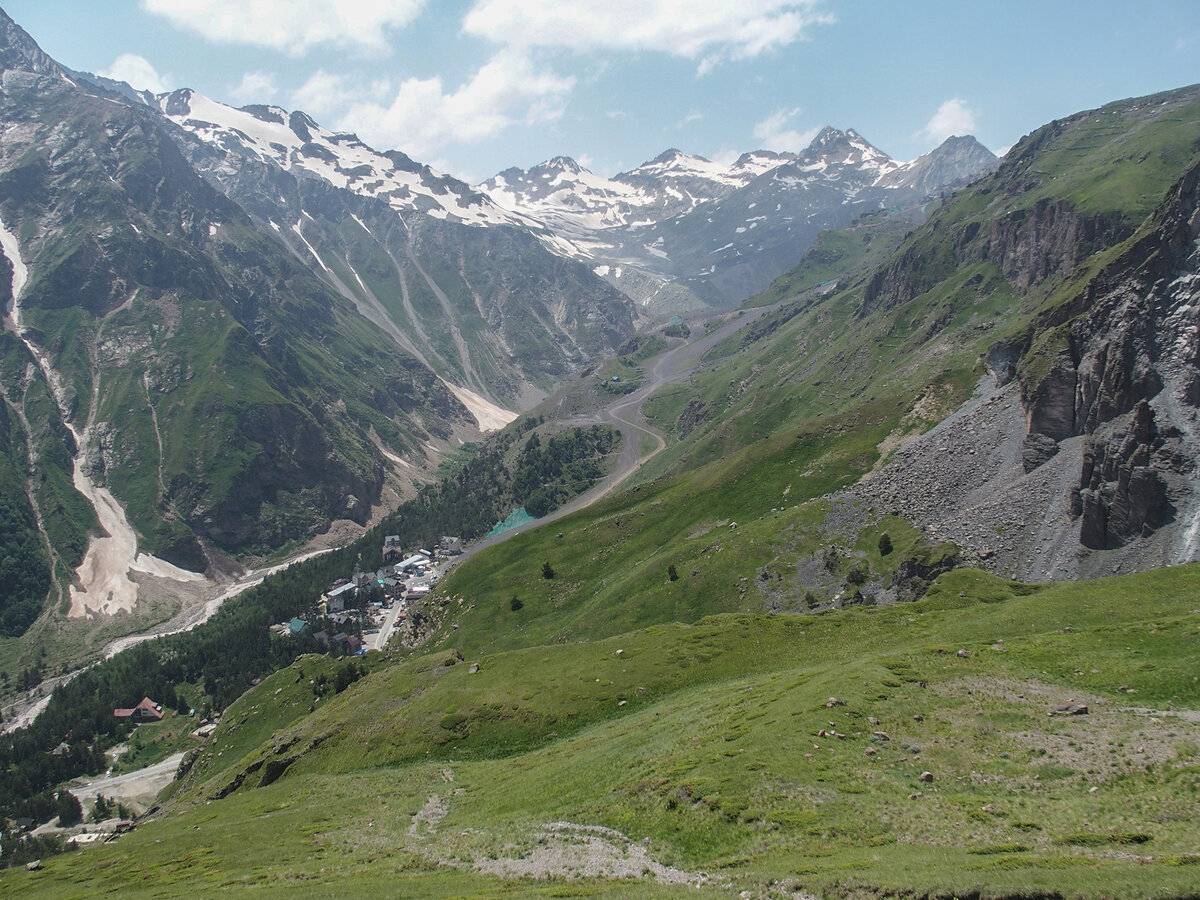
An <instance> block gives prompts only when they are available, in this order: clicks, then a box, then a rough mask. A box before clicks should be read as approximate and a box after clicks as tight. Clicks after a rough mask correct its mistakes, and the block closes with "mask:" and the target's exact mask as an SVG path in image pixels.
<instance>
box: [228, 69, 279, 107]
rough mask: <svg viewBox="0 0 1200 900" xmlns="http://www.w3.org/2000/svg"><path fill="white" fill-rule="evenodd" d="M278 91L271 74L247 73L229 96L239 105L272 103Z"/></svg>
mask: <svg viewBox="0 0 1200 900" xmlns="http://www.w3.org/2000/svg"><path fill="white" fill-rule="evenodd" d="M278 89H279V88H278V86H277V85H276V84H275V76H274V75H272V74H271V73H270V72H247V73H246V74H245V75H243V76H242V81H241V83H240V84H238V86H237V87H235V88H233V89H232V90H231V91H230V92H229V95H230V96H231V97H232V98H233V99H234V100H235V101H237V102H238V103H270V102H271V101H272V100H273V99H274V97H275V92H276V91H277V90H278Z"/></svg>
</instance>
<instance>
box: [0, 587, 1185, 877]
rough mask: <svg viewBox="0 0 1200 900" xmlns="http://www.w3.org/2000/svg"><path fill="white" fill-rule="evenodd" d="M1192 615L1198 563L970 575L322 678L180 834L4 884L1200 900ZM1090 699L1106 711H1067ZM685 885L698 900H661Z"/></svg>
mask: <svg viewBox="0 0 1200 900" xmlns="http://www.w3.org/2000/svg"><path fill="white" fill-rule="evenodd" d="M1198 589H1200V567H1196V566H1191V567H1185V568H1181V569H1173V570H1163V571H1159V572H1155V573H1151V574H1148V575H1141V576H1134V577H1125V578H1115V579H1108V580H1103V581H1099V582H1092V583H1087V584H1079V585H1053V586H1046V587H1041V588H1033V587H1028V586H1023V585H1017V584H1013V583H1009V582H1004V581H1001V580H999V579H995V578H992V577H989V576H984V575H982V574H980V573H977V572H972V571H962V572H958V573H953V574H951V575H948V576H945V577H944V578H943V579H942V581H941V582H939V584H938V586H937V587H936V588H935V589H934V590H933V591H932V592H931V593H930V595H929V597H928V598H927V599H925V600H923V601H919V602H917V603H915V604H909V605H903V606H894V607H889V608H886V609H876V610H846V611H839V612H836V613H828V614H823V615H817V616H790V615H783V616H773V617H768V616H747V615H734V616H718V617H715V618H711V619H706V620H704V621H702V622H699V623H697V624H695V625H662V626H653V627H651V628H648V629H643V630H640V631H637V632H633V633H630V634H625V635H621V636H619V637H615V638H612V639H609V640H604V641H596V642H592V643H590V644H587V645H584V646H557V647H556V646H547V647H539V648H534V649H530V650H526V651H516V652H510V653H500V654H492V655H486V656H483V657H479V658H478V659H477V660H476V658H474V657H471V656H469V655H468V657H467V659H466V660H464V661H461V662H460V661H457V657H456V656H454V655H453V654H445V653H442V654H433V655H425V656H421V657H417V658H414V659H412V660H408V661H405V662H401V663H398V664H396V665H394V666H391V667H389V668H385V669H383V670H378V671H375V672H373V673H371V674H369V675H367V676H366V677H365V678H363V679H362V680H360V681H358V682H357V683H356V684H354V685H353V686H351V687H349V688H348V689H347V690H345V691H343V692H342V693H340V694H337V695H336V696H329V697H326V698H324V699H321V700H319V701H318V700H315V699H314V697H313V694H312V693H311V690H312V689H311V687H310V684H309V682H310V680H312V679H313V676H314V674H315V672H314V671H310V669H311V668H312V663H310V662H308V661H302V662H301V663H299V664H297V666H296V667H293V668H292V669H289V670H286V671H284V672H281V673H279V674H278V675H276V676H274V677H273V678H272V679H268V680H267V681H265V682H264V683H263V684H262V685H260V686H259V687H258V688H256V689H255V690H254V691H252V692H251V693H250V694H248V695H247V696H246V697H244V698H243V699H242V700H241V701H239V702H238V704H237V705H235V707H234V708H233V709H231V711H230V714H229V716H227V719H226V723H225V724H224V725H223V726H222V730H221V732H219V733H218V736H217V738H216V739H215V742H214V743H213V744H212V745H211V749H210V751H209V754H208V757H207V758H206V759H202V760H201V761H200V762H198V763H197V764H196V766H195V767H194V768H193V770H192V772H191V773H190V775H189V777H188V779H187V780H186V781H185V782H184V784H183V785H182V786H181V789H180V793H179V797H180V800H179V802H180V804H181V805H180V808H179V809H177V810H176V811H175V812H174V813H173V814H172V815H170V816H169V817H168V818H167V819H165V820H164V821H161V822H155V823H150V824H147V825H144V826H142V827H141V828H140V829H139V830H138V831H137V832H136V833H135V834H133V835H131V836H129V837H127V838H123V839H121V841H120V842H119V843H117V844H116V845H113V846H111V847H102V848H97V849H93V850H88V851H86V852H83V853H79V854H73V855H69V856H66V857H60V858H56V859H53V860H50V861H48V863H47V868H46V870H45V871H44V872H41V873H25V872H9V873H4V875H3V877H2V878H0V885H2V886H3V887H4V888H5V889H7V890H13V891H20V892H21V893H22V896H33V897H38V896H47V897H49V896H71V895H77V894H78V893H79V892H81V891H82V892H84V893H96V892H100V891H112V890H119V891H121V892H122V893H123V894H129V895H131V896H141V895H146V896H160V897H169V896H181V895H183V894H186V893H195V892H197V891H200V892H212V891H217V890H221V891H223V892H233V893H242V892H250V891H253V892H255V893H256V894H258V893H264V892H266V893H269V892H270V891H271V890H279V891H283V890H285V889H286V890H288V891H289V892H290V893H291V894H292V895H299V896H318V895H325V894H327V893H328V892H329V891H331V890H336V888H337V885H339V884H341V885H345V884H346V883H348V882H352V883H353V884H354V888H355V891H356V893H362V894H365V895H367V896H376V895H379V896H382V895H385V894H388V893H389V892H390V893H391V895H396V894H397V893H399V894H403V895H408V896H415V895H421V896H480V897H482V896H496V895H498V894H501V893H504V894H515V895H533V894H539V893H542V892H549V893H551V894H553V895H557V896H562V895H575V894H587V893H593V892H603V891H611V892H614V893H617V894H620V895H622V896H664V895H672V894H675V893H680V892H686V893H688V894H689V895H697V894H698V895H700V896H705V895H709V894H711V895H713V896H722V895H724V896H727V895H729V894H730V893H738V892H740V891H742V890H750V891H752V892H754V895H756V896H757V895H763V896H770V895H771V894H770V892H771V891H772V890H774V891H776V892H777V893H786V892H788V891H793V890H804V891H810V892H816V893H818V894H821V895H825V896H841V895H852V896H874V895H893V894H899V893H904V892H909V891H915V892H916V893H918V894H922V895H923V894H925V893H930V894H939V895H941V894H945V895H947V896H950V895H953V894H958V895H961V894H962V893H963V892H967V893H972V892H981V893H982V895H985V896H1007V895H1016V894H1017V893H1021V895H1022V896H1064V897H1085V896H1096V895H1097V894H1101V893H1102V894H1104V895H1105V896H1114V897H1179V896H1190V892H1191V891H1192V890H1193V889H1194V885H1195V867H1196V865H1198V864H1200V856H1197V855H1196V853H1195V848H1196V846H1197V839H1200V832H1198V831H1197V824H1196V821H1195V818H1194V816H1192V815H1191V813H1190V810H1192V809H1193V808H1194V805H1195V802H1196V793H1197V790H1200V774H1198V773H1200V722H1197V716H1196V714H1195V712H1194V710H1196V709H1197V704H1198V702H1200V685H1198V683H1197V682H1196V680H1195V679H1196V676H1195V675H1194V674H1193V673H1194V672H1195V671H1196V667H1197V663H1198V662H1200V659H1198V657H1197V653H1196V636H1197V633H1198V632H1197V614H1198V613H1197V611H1196V608H1195V607H1196V603H1195V597H1196V596H1197V590H1198ZM960 651H961V652H960ZM451 661H454V662H455V664H453V665H447V663H449V662H451ZM473 661H478V662H479V663H480V670H479V671H478V672H474V673H472V672H470V671H468V666H467V663H469V662H473ZM831 698H836V701H838V702H832V705H831ZM1068 700H1074V701H1076V702H1082V703H1086V704H1087V705H1088V706H1089V713H1088V714H1087V715H1078V716H1049V715H1048V713H1049V712H1050V711H1051V710H1052V709H1053V708H1054V707H1055V706H1058V705H1060V704H1063V703H1065V702H1067V701H1068ZM305 704H308V705H312V706H314V707H315V712H314V713H313V714H312V715H309V716H305V717H302V718H299V719H295V720H294V721H293V716H294V713H295V711H296V710H299V709H303V708H304V706H305ZM1155 710H1157V712H1156V711H1155ZM289 722H291V724H289ZM273 728H278V729H279V730H278V731H276V732H275V733H274V734H273V736H272V737H271V738H270V739H269V740H265V741H263V742H262V743H261V744H260V745H259V746H257V747H255V746H254V745H255V742H257V741H262V740H263V738H264V736H265V735H266V734H267V733H268V732H269V731H270V730H271V729H273ZM314 744H315V746H314ZM218 754H221V755H218ZM239 754H240V756H239ZM289 756H294V757H297V758H296V759H295V761H294V762H292V763H291V765H290V767H287V768H286V769H283V770H282V775H280V769H281V767H280V766H278V765H277V766H276V767H275V768H274V769H271V767H270V765H269V763H270V761H271V760H275V761H278V760H281V759H283V758H285V757H289ZM233 758H238V762H236V763H235V764H232V765H231V764H230V759H233ZM264 761H265V762H266V763H267V764H266V765H262V766H260V767H259V768H257V769H255V770H254V771H253V772H252V773H251V775H250V776H249V777H247V778H246V779H245V780H244V781H243V784H242V786H241V787H240V788H239V789H237V790H236V791H235V792H234V793H232V794H229V795H228V796H225V797H224V798H223V799H220V800H215V801H213V802H211V803H206V802H204V800H205V798H206V797H211V796H214V794H215V793H220V792H221V791H220V790H216V789H219V788H221V787H225V786H228V784H229V780H230V775H231V774H233V773H235V772H237V771H239V770H241V771H245V770H246V769H248V768H251V767H252V766H253V764H254V763H256V762H264ZM268 771H271V772H272V775H273V777H274V778H275V780H273V781H272V783H270V784H269V785H268V786H265V787H254V786H253V785H254V784H256V783H257V782H258V781H260V780H262V775H263V774H265V773H266V772H268ZM925 772H928V773H930V775H929V776H924V778H925V780H923V773H925ZM562 822H567V823H574V824H575V825H577V826H603V827H604V828H607V829H613V830H614V832H619V835H617V834H614V833H611V832H604V833H603V840H600V841H599V844H600V845H603V846H604V847H605V848H607V852H608V854H609V856H610V857H614V858H615V857H620V856H621V854H624V855H625V856H626V857H628V856H630V855H631V851H630V847H631V846H639V847H642V848H643V850H642V851H641V852H643V853H645V856H644V857H642V856H637V857H636V858H637V859H639V860H641V862H640V863H639V866H640V868H638V869H635V871H634V872H633V873H632V874H631V876H630V877H627V878H618V875H619V871H620V870H619V869H617V868H616V866H615V864H611V865H610V868H608V869H605V868H604V867H603V866H601V867H600V869H599V870H598V871H599V872H600V874H599V875H598V876H597V875H593V876H590V877H589V876H588V875H586V874H584V866H585V860H586V858H587V856H586V854H583V852H582V850H581V849H580V848H581V845H582V844H583V841H582V839H580V838H579V834H580V832H578V831H576V832H573V833H574V834H575V835H576V837H575V839H574V840H573V841H566V842H564V841H563V840H562V839H561V837H560V836H559V835H561V827H560V829H559V831H557V832H556V831H555V830H554V829H553V828H551V827H550V826H551V823H562ZM642 841H647V843H645V844H640V843H638V842H642ZM564 843H565V844H566V845H567V846H568V849H566V850H564V849H562V847H563V845H564ZM593 843H595V842H593ZM571 846H574V848H575V849H574V850H571V849H570V847H571ZM265 847H269V848H270V850H269V852H263V848H265ZM592 849H593V853H592V856H593V857H594V856H595V855H596V851H595V846H593V848H592ZM550 850H555V851H556V853H557V854H558V855H557V856H555V859H557V860H558V861H559V862H562V861H563V860H566V861H567V862H566V865H565V868H563V869H562V870H561V871H560V874H559V875H558V876H556V877H555V878H554V879H553V880H552V881H550V882H545V881H535V880H522V879H518V880H515V881H513V880H502V879H501V878H500V877H499V876H497V875H495V874H488V871H489V870H490V871H495V870H496V869H497V868H498V867H503V866H505V865H508V866H511V867H515V866H516V865H517V862H516V861H518V860H523V861H524V863H523V864H524V865H527V866H531V867H532V869H531V870H532V871H537V867H536V863H537V861H538V859H539V858H541V857H540V854H549V852H550ZM572 854H574V855H572ZM129 858H136V859H138V860H139V865H138V866H137V867H129V866H127V865H123V864H122V861H123V860H127V859H129ZM506 861H507V862H506ZM571 866H574V867H575V868H576V869H577V870H578V872H577V875H576V876H574V877H569V878H568V877H564V874H563V873H565V872H567V871H568V870H569V869H570V868H571ZM660 867H670V868H671V869H673V870H675V871H677V872H679V873H683V876H684V877H686V878H691V879H692V880H694V881H700V880H701V878H702V876H701V875H700V873H704V875H703V881H704V884H705V887H702V888H699V889H697V888H694V887H686V888H685V887H675V888H671V887H670V886H668V885H665V884H659V883H657V882H655V881H654V880H653V878H654V873H656V872H658V873H660V874H661V872H663V871H665V870H664V869H661V868H660ZM606 872H607V873H608V877H605V873H606ZM662 877H663V878H666V877H668V876H667V875H662ZM614 878H618V880H616V881H614V880H612V879H614Z"/></svg>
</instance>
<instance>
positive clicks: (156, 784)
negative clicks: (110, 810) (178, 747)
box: [70, 752, 183, 812]
mask: <svg viewBox="0 0 1200 900" xmlns="http://www.w3.org/2000/svg"><path fill="white" fill-rule="evenodd" d="M181 759H183V753H182V752H180V753H173V754H172V755H170V756H168V757H167V758H166V759H164V760H163V761H162V762H160V763H155V764H154V765H152V766H146V768H144V769H138V770H137V771H136V772H126V773H125V774H124V775H110V776H108V777H105V778H94V779H92V780H91V781H87V782H83V783H82V784H78V785H74V784H73V785H71V787H70V790H71V793H72V794H74V795H75V796H76V797H78V798H79V802H80V803H81V804H83V808H84V809H88V808H90V807H91V805H92V804H93V803H95V802H96V795H97V794H103V795H104V796H105V797H107V798H109V799H110V800H119V801H121V802H122V803H124V804H126V805H127V806H132V807H133V808H135V809H137V810H138V811H139V812H144V811H145V810H147V809H149V808H150V807H151V806H153V805H154V802H155V800H156V799H157V798H158V795H159V792H161V791H162V789H163V788H165V787H166V786H167V785H168V784H170V783H171V781H172V780H173V779H174V778H175V772H176V771H177V770H178V769H179V761H180V760H181Z"/></svg>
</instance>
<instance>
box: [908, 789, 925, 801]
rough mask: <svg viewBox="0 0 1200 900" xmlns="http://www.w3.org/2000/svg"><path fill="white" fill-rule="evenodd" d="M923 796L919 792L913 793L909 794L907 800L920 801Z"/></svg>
mask: <svg viewBox="0 0 1200 900" xmlns="http://www.w3.org/2000/svg"><path fill="white" fill-rule="evenodd" d="M924 796H925V795H924V794H922V793H921V792H920V791H913V792H912V793H911V794H909V795H908V799H909V800H920V799H921V798H922V797H924Z"/></svg>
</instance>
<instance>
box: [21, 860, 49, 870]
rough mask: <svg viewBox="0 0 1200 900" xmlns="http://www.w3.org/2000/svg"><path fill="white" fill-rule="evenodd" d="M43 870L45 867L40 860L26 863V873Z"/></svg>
mask: <svg viewBox="0 0 1200 900" xmlns="http://www.w3.org/2000/svg"><path fill="white" fill-rule="evenodd" d="M43 868H45V867H44V866H43V865H42V861H41V860H40V859H35V860H33V861H32V862H27V863H25V871H27V872H40V871H41V870H42V869H43Z"/></svg>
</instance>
